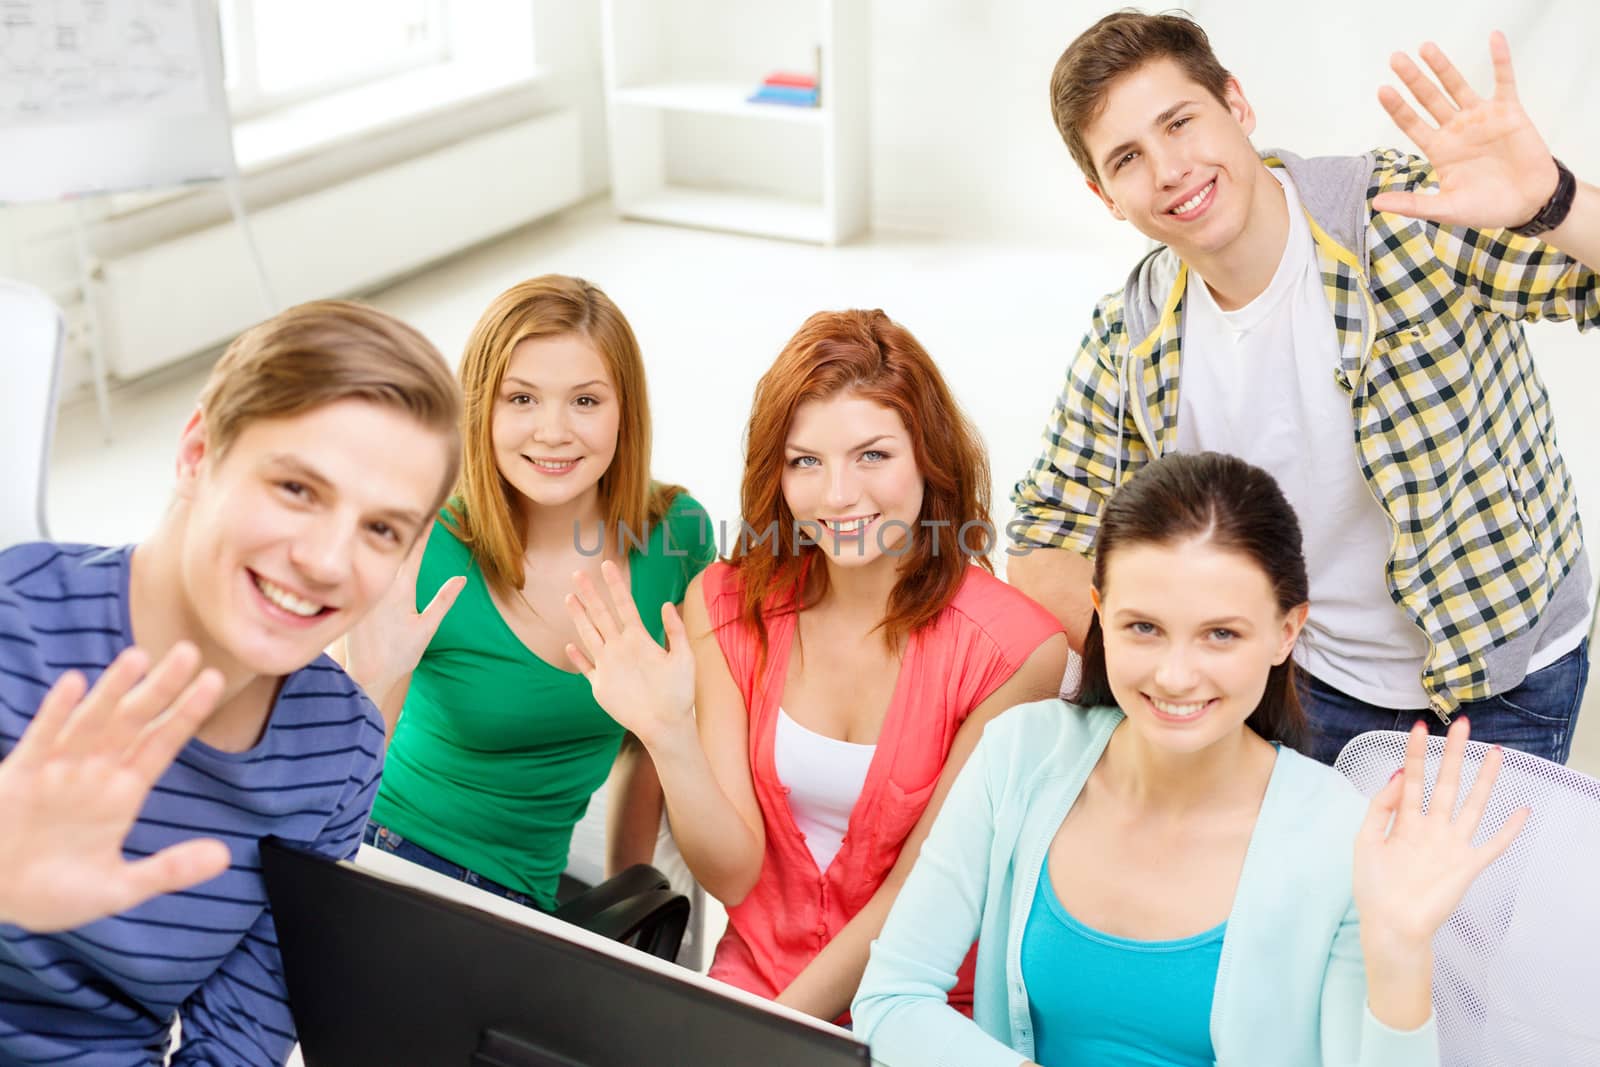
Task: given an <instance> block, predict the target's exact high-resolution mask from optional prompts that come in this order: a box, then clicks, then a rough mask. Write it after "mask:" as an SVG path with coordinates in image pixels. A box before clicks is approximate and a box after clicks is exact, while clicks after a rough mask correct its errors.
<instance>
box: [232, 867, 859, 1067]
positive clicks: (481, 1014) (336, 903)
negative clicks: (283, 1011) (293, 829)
mask: <svg viewBox="0 0 1600 1067" xmlns="http://www.w3.org/2000/svg"><path fill="white" fill-rule="evenodd" d="M261 861H262V865H263V868H264V873H265V876H266V881H267V893H268V896H269V898H270V900H271V904H272V911H273V915H274V917H275V919H276V921H277V927H278V940H279V943H280V944H281V946H282V950H283V962H284V969H285V972H286V976H287V979H288V985H289V1001H290V1006H291V1008H292V1010H293V1013H294V1020H295V1026H296V1027H297V1029H298V1030H299V1033H300V1042H301V1051H302V1054H303V1056H304V1057H305V1062H306V1067H413V1065H415V1067H643V1065H647V1064H648V1065H662V1067H670V1065H679V1064H681V1065H683V1067H711V1065H717V1064H727V1065H729V1067H735V1065H741V1067H742V1065H745V1064H748V1065H750V1067H757V1065H759V1067H865V1065H868V1064H870V1063H871V1058H870V1056H869V1054H868V1052H867V1047H866V1046H865V1045H863V1044H861V1043H860V1042H859V1041H856V1040H854V1039H852V1038H851V1037H850V1036H849V1035H848V1034H846V1033H844V1032H843V1031H841V1030H838V1029H837V1028H834V1027H832V1026H828V1025H826V1024H817V1023H813V1022H810V1021H809V1020H806V1019H802V1018H799V1017H796V1016H794V1015H792V1014H791V1013H788V1012H786V1011H779V1010H774V1009H772V1008H770V1007H767V1006H764V1005H762V1004H758V1003H756V1002H754V1001H752V1000H751V998H749V997H747V996H745V995H744V994H740V993H738V992H736V991H732V990H729V991H727V992H723V991H722V990H723V989H726V987H719V986H718V984H717V983H714V982H712V981H711V980H710V979H706V978H702V977H701V976H699V975H697V974H693V973H691V972H689V971H686V970H683V969H681V968H677V967H674V966H673V965H671V964H666V963H662V962H661V961H658V960H654V959H652V958H650V957H647V956H644V955H643V954H642V953H638V952H635V951H634V950H632V949H629V948H626V947H624V946H622V945H615V944H613V943H612V942H608V941H604V940H602V939H599V938H597V937H595V936H594V935H590V934H587V933H586V932H584V931H575V930H574V929H573V928H572V927H569V926H567V925H566V924H564V923H561V922H559V921H558V920H555V919H550V918H547V917H545V916H540V915H537V914H536V913H533V912H528V913H527V916H528V917H527V918H526V919H524V921H521V922H519V921H514V920H512V919H509V918H503V917H501V916H500V915H495V914H491V913H490V911H486V910H482V909H480V908H477V907H473V906H471V905H468V904H464V903H460V902H458V901H456V900H451V899H446V898H445V897H444V896H440V895H437V894H435V893H432V892H429V891H427V890H424V889H419V888H416V887H414V886H411V885H404V884H401V883H399V882H396V881H393V880H391V879H389V878H385V877H383V876H381V875H379V874H376V873H373V872H372V871H369V870H365V869H363V868H361V867H357V866H355V865H354V864H350V863H335V862H333V861H330V860H328V859H325V858H323V857H320V856H314V855H311V854H309V853H305V852H302V851H299V850H297V849H294V848H292V847H289V846H286V845H283V844H280V843H278V842H275V841H268V842H264V843H263V846H262V849H261ZM421 873H422V875H423V877H422V878H421V879H419V880H421V881H423V882H427V881H428V876H431V872H421ZM432 877H435V878H439V877H442V876H432ZM463 888H465V887H463ZM469 892H476V891H469ZM459 895H467V894H459Z"/></svg>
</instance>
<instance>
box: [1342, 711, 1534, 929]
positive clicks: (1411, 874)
mask: <svg viewBox="0 0 1600 1067" xmlns="http://www.w3.org/2000/svg"><path fill="white" fill-rule="evenodd" d="M1469 730H1470V727H1469V726H1468V724H1467V720H1466V719H1465V718H1457V719H1456V721H1455V722H1453V723H1452V724H1451V725H1450V732H1449V735H1448V738H1447V739H1446V741H1445V748H1444V758H1443V759H1442V760H1441V761H1440V765H1439V777H1438V780H1437V781H1436V782H1435V783H1434V787H1433V795H1432V797H1431V798H1430V799H1429V802H1428V804H1427V806H1426V808H1424V806H1423V800H1422V797H1423V785H1424V778H1425V774H1426V771H1425V767H1426V761H1427V753H1428V732H1427V730H1426V729H1424V728H1423V727H1422V726H1421V725H1420V724H1419V725H1418V726H1416V727H1414V728H1413V729H1412V731H1411V736H1410V737H1409V738H1407V740H1406V758H1405V765H1404V766H1403V767H1402V768H1401V770H1400V771H1398V772H1397V773H1396V774H1395V776H1394V777H1393V778H1391V779H1390V780H1389V784H1388V785H1386V786H1384V787H1383V789H1381V790H1379V792H1378V794H1377V796H1375V797H1373V798H1372V803H1371V805H1370V807H1369V808H1368V810H1367V818H1366V821H1365V822H1364V823H1363V825H1362V827H1361V831H1360V833H1359V834H1358V835H1357V838H1356V852H1355V885H1354V891H1355V902H1356V909H1357V911H1358V912H1360V914H1361V926H1362V931H1363V936H1366V935H1368V934H1372V935H1374V936H1376V937H1378V938H1380V939H1382V940H1386V941H1388V942H1391V943H1394V944H1398V945H1405V946H1412V947H1417V948H1424V947H1426V946H1427V945H1428V944H1430V943H1431V942H1432V940H1433V935H1434V934H1435V933H1436V932H1437V931H1438V929H1439V927H1440V926H1442V925H1444V922H1445V920H1446V919H1448V918H1449V917H1450V913H1451V912H1453V911H1455V909H1456V908H1457V907H1458V906H1459V905H1460V903H1461V899H1462V898H1463V897H1464V896H1466V894H1467V890H1468V889H1469V888H1470V887H1471V885H1472V883H1473V881H1474V880H1475V879H1476V878H1477V877H1478V875H1479V874H1481V873H1483V870H1484V869H1485V868H1486V867H1488V866H1489V864H1491V863H1493V862H1494V861H1495V860H1496V859H1498V858H1499V856H1500V854H1501V853H1503V852H1504V851H1505V850H1506V849H1507V848H1508V847H1509V846H1510V845H1511V841H1512V839H1513V838H1515V837H1516V836H1517V834H1518V832H1520V831H1521V829H1522V826H1523V824H1524V823H1525V822H1526V821H1527V818H1528V812H1527V810H1526V809H1523V810H1521V811H1518V812H1516V813H1514V814H1513V815H1512V816H1511V817H1510V818H1508V819H1506V821H1505V823H1504V824H1503V825H1502V826H1501V827H1500V828H1499V829H1498V830H1497V831H1496V832H1495V833H1494V834H1493V835H1492V836H1491V837H1490V838H1489V839H1488V840H1487V841H1485V842H1484V843H1483V844H1481V845H1477V846H1474V845H1473V843H1472V840H1473V837H1474V836H1475V835H1476V834H1477V832H1478V826H1479V824H1480V823H1481V822H1482V821H1483V811H1484V808H1485V806H1486V805H1487V804H1488V802H1489V794H1490V792H1491V791H1492V790H1493V789H1494V781H1495V778H1496V777H1497V776H1498V775H1499V773H1500V763H1501V759H1502V756H1503V753H1502V752H1501V751H1500V749H1499V748H1495V749H1493V750H1491V751H1490V753H1489V755H1488V756H1487V757H1485V758H1484V761H1483V764H1482V766H1480V767H1479V769H1478V778H1477V781H1476V782H1474V783H1473V786H1472V790H1471V791H1470V792H1469V793H1468V794H1467V797H1466V799H1465V800H1464V801H1462V803H1461V811H1460V812H1459V813H1456V811H1455V807H1456V799H1457V797H1458V796H1459V795H1460V791H1461V764H1462V757H1463V754H1464V752H1465V751H1466V746H1467V735H1468V732H1469Z"/></svg>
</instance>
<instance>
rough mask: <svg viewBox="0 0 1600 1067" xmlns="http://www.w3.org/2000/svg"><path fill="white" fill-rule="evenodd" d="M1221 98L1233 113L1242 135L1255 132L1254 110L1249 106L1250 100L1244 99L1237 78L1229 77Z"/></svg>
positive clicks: (1242, 90) (1247, 135)
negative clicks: (1242, 131) (1242, 132)
mask: <svg viewBox="0 0 1600 1067" xmlns="http://www.w3.org/2000/svg"><path fill="white" fill-rule="evenodd" d="M1222 96H1223V99H1225V100H1227V102H1228V111H1229V112H1230V113H1231V114H1232V115H1233V118H1234V121H1235V122H1237V123H1238V124H1239V128H1240V129H1242V130H1244V135H1245V136H1246V137H1249V136H1250V135H1251V134H1253V133H1255V132H1256V110H1255V108H1253V107H1251V106H1250V101H1248V100H1246V99H1245V96H1244V89H1243V88H1242V87H1241V86H1240V85H1239V79H1238V78H1233V77H1230V78H1229V79H1228V81H1227V83H1226V84H1225V85H1224V86H1223V89H1222Z"/></svg>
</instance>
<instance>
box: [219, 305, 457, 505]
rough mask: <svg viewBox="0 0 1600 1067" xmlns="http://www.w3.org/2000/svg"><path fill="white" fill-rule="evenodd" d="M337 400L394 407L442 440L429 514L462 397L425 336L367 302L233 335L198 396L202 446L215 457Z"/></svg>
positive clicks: (295, 315) (312, 311) (449, 478)
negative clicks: (250, 430) (259, 429)
mask: <svg viewBox="0 0 1600 1067" xmlns="http://www.w3.org/2000/svg"><path fill="white" fill-rule="evenodd" d="M341 400H362V401H366V402H367V403H370V404H376V405H379V406H381V407H386V408H394V409H398V410H400V411H403V412H405V413H406V414H408V415H410V416H411V417H412V418H414V419H416V421H417V422H418V423H419V424H420V425H422V426H423V427H425V428H427V429H429V430H432V431H434V432H435V433H437V434H439V436H440V437H441V438H443V440H444V448H445V449H446V452H447V462H446V465H445V477H444V479H443V482H442V484H441V485H440V486H439V489H438V495H437V496H436V497H435V498H434V502H433V504H432V505H431V507H430V508H429V510H430V511H431V510H433V509H434V508H437V507H438V506H439V504H440V503H442V502H443V501H444V498H445V495H446V493H448V492H449V489H450V485H451V483H452V482H454V481H455V479H456V473H457V470H458V469H459V467H460V462H461V440H460V438H459V437H458V436H457V434H456V424H457V422H458V421H459V420H460V417H461V394H460V393H459V391H458V390H457V388H456V383H455V379H453V378H452V377H451V376H450V368H449V366H448V365H447V364H446V363H445V361H444V357H443V356H441V355H440V354H439V350H438V349H436V348H434V347H433V345H432V343H431V342H429V341H428V339H427V338H426V337H424V336H422V334H420V333H418V332H417V331H416V330H415V329H413V328H411V327H410V326H407V325H406V324H405V323H403V322H401V321H400V320H399V319H397V318H395V317H394V316H392V315H388V314H385V313H384V312H382V311H379V310H378V309H377V308H373V307H368V306H367V305H365V304H357V303H354V302H352V301H349V300H313V301H311V302H310V303H306V304H299V305H297V306H295V307H292V308H289V309H288V310H286V311H283V312H280V313H279V314H277V315H274V316H273V317H272V318H270V319H268V320H266V321H265V322H263V323H260V324H258V325H256V326H252V327H251V328H250V329H248V330H246V331H245V332H244V333H241V334H240V335H239V336H238V337H236V338H235V339H234V341H233V343H232V344H230V345H229V346H228V348H227V350H226V351H225V352H223V353H222V358H221V359H219V360H218V361H217V363H216V365H215V366H214V367H212V369H211V376H210V377H209V378H208V379H207V380H206V385H205V388H204V389H203V390H202V391H201V393H200V410H201V412H202V414H203V416H204V418H205V432H206V444H207V446H208V447H209V448H210V449H211V450H212V451H213V452H214V453H215V454H217V455H218V456H221V455H223V454H225V453H226V452H227V450H228V449H229V448H230V447H231V446H232V445H233V443H234V442H235V441H236V440H238V438H239V434H240V433H242V432H243V431H244V429H245V427H247V426H249V425H250V424H251V423H252V422H255V421H257V420H259V419H274V418H286V417H290V416H294V415H300V414H303V413H305V412H308V411H313V410H315V409H317V408H321V407H326V406H327V405H329V404H333V403H337V402H338V401H341Z"/></svg>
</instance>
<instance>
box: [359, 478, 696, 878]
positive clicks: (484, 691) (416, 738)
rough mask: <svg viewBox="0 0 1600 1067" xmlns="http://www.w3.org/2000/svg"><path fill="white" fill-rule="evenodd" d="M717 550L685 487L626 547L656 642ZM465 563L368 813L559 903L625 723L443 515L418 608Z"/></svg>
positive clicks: (421, 579)
mask: <svg viewBox="0 0 1600 1067" xmlns="http://www.w3.org/2000/svg"><path fill="white" fill-rule="evenodd" d="M663 535H665V537H666V541H665V543H663ZM593 536H594V531H590V532H589V537H593ZM589 537H586V538H585V539H584V540H583V541H582V542H581V543H582V544H585V545H587V544H590V543H591V542H590V540H589ZM715 556H716V539H715V537H714V536H713V535H712V531H711V522H710V520H709V519H708V518H707V517H706V512H705V509H704V508H702V507H701V506H700V505H699V503H697V502H696V501H695V500H694V499H693V498H691V497H690V496H689V495H688V494H686V493H680V494H679V495H678V496H677V498H676V499H674V500H673V502H672V505H671V506H670V507H669V508H668V510H667V514H666V516H665V518H664V521H663V522H660V523H657V524H656V525H655V526H653V527H652V528H651V531H650V537H649V540H648V542H647V543H646V544H645V546H644V547H643V548H642V549H641V548H637V547H636V548H634V549H633V550H632V551H631V552H630V553H629V557H628V569H629V581H630V583H631V585H632V588H633V601H634V603H635V604H636V605H638V608H639V615H640V616H641V618H643V620H644V624H645V626H646V628H647V629H649V631H650V633H651V634H652V635H653V636H654V637H655V638H656V640H658V641H660V640H662V630H661V605H662V604H664V603H668V602H671V603H674V604H676V603H679V602H681V601H682V600H683V596H684V592H685V590H687V589H688V586H689V581H690V579H691V578H693V577H694V576H695V575H696V574H698V573H699V572H700V571H701V570H702V569H703V568H704V567H705V566H706V565H707V564H708V563H710V562H711V560H712V559H713V558H715ZM458 574H465V575H466V576H467V585H466V588H464V589H463V590H462V591H461V595H460V596H459V597H458V598H457V600H456V603H455V605H454V606H453V607H451V609H450V612H449V613H448V614H447V615H446V616H445V618H444V622H443V623H442V624H441V625H440V626H439V631H438V633H436V634H435V635H434V638H433V641H432V642H431V643H430V644H429V645H428V650H427V651H426V652H425V653H424V654H423V656H422V662H421V663H419V664H418V665H417V669H416V672H415V673H414V674H413V675H412V677H411V689H410V691H409V693H408V694H407V696H406V703H405V708H404V710H403V711H402V712H401V715H400V723H399V726H398V727H397V728H396V729H395V735H394V740H393V742H392V743H391V744H390V745H389V755H388V761H387V762H386V764H385V766H384V771H383V783H382V786H381V787H380V789H379V791H378V799H377V803H376V804H375V805H374V807H373V810H372V818H373V820H374V821H376V822H379V823H382V824H383V825H385V826H388V827H389V828H391V829H392V830H394V831H395V832H396V833H398V834H399V835H400V836H401V837H404V838H407V839H409V840H411V841H414V842H415V843H416V844H418V845H420V846H422V847H423V848H425V849H427V850H429V851H430V852H435V853H438V854H439V855H441V856H443V857H445V858H446V859H448V860H450V861H451V862H454V863H459V864H461V865H462V866H464V867H467V868H469V869H471V870H474V871H477V872H478V873H479V874H481V875H483V876H484V877H486V878H491V879H493V880H494V881H497V882H500V883H501V884H503V885H507V886H510V887H511V888H513V889H517V890H520V891H521V892H524V893H527V894H529V895H530V896H532V897H533V898H534V899H536V900H537V901H539V903H540V904H541V905H542V906H544V907H546V908H553V907H554V906H555V897H556V884H557V881H558V880H559V878H560V875H561V872H562V871H563V870H565V869H566V866H567V850H568V849H569V848H570V847H571V844H572V828H573V826H574V825H575V824H576V823H577V821H578V820H579V819H580V818H582V817H583V813H584V811H585V810H586V809H587V808H588V806H589V797H590V795H591V794H593V793H594V791H595V790H596V789H598V788H600V786H601V785H602V784H604V782H605V780H606V777H607V775H608V774H609V773H610V771H611V765H612V763H613V762H614V761H615V760H616V757H617V749H618V747H619V746H620V744H621V742H622V735H623V730H622V727H620V726H618V725H617V723H616V721H615V720H614V719H612V718H611V716H609V715H607V714H606V713H605V712H604V711H603V710H602V709H601V707H600V705H599V704H597V703H595V699H594V694H593V693H592V692H591V691H590V689H589V683H588V681H587V680H586V679H585V678H584V677H583V676H582V675H580V674H575V673H572V672H571V671H568V670H564V669H561V668H558V667H556V666H553V665H552V664H549V663H546V662H545V661H544V660H542V659H540V658H539V657H537V656H535V655H534V654H533V653H532V652H530V651H529V650H528V647H527V646H526V645H524V644H523V643H522V641H521V640H520V639H519V638H518V637H517V635H516V634H515V633H513V632H512V630H511V628H510V626H508V625H507V624H506V621H505V619H504V618H503V617H502V616H501V614H500V611H499V609H498V608H496V607H495V605H494V602H493V601H492V600H490V598H489V589H488V586H487V584H486V583H485V581H484V578H483V572H482V570H481V569H480V568H479V567H478V566H477V564H476V563H475V562H474V560H473V559H472V555H471V553H470V552H469V551H468V550H467V548H466V546H465V545H463V544H462V543H461V542H460V541H459V540H457V539H456V537H455V535H454V534H452V533H451V532H450V530H449V528H448V527H446V526H445V525H444V523H443V522H442V521H440V522H436V523H435V528H434V531H433V536H432V537H431V538H430V539H429V541H428V548H427V551H426V552H425V553H424V554H423V557H422V567H421V570H420V572H419V573H418V576H417V607H418V610H421V608H422V607H423V606H424V605H426V604H427V603H428V601H429V600H431V599H432V598H433V595H434V593H435V592H437V591H438V589H439V587H440V586H441V585H443V584H444V583H445V581H446V580H448V579H449V578H451V577H453V576H455V575H458Z"/></svg>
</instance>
